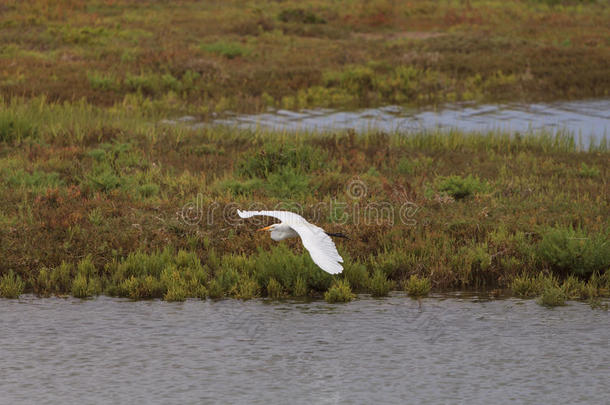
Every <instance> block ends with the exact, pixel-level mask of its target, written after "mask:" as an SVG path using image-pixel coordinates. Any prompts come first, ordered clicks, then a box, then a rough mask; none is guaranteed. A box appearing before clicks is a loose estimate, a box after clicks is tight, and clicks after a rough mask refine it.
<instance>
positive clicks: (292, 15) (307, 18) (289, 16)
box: [277, 8, 326, 24]
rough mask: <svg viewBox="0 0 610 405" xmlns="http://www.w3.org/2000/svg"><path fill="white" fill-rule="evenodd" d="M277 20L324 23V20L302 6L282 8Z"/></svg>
mask: <svg viewBox="0 0 610 405" xmlns="http://www.w3.org/2000/svg"><path fill="white" fill-rule="evenodd" d="M277 18H278V20H280V21H282V22H295V23H302V24H326V20H325V19H323V18H321V17H318V16H317V15H315V14H314V13H313V12H311V11H309V10H304V9H302V8H289V9H286V10H282V11H281V12H280V13H279V14H278V16H277Z"/></svg>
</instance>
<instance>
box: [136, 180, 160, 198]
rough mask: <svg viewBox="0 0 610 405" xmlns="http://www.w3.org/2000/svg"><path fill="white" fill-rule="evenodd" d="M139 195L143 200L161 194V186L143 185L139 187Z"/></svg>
mask: <svg viewBox="0 0 610 405" xmlns="http://www.w3.org/2000/svg"><path fill="white" fill-rule="evenodd" d="M138 193H139V194H140V196H141V197H142V198H149V197H152V196H155V195H157V194H159V186H158V185H157V184H154V183H146V184H142V185H141V186H140V187H138Z"/></svg>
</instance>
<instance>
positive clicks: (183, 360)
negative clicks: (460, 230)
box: [0, 294, 610, 404]
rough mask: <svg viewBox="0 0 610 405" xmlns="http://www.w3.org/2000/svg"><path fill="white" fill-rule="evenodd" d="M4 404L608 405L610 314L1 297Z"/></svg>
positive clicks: (527, 308) (518, 305)
mask: <svg viewBox="0 0 610 405" xmlns="http://www.w3.org/2000/svg"><path fill="white" fill-rule="evenodd" d="M0 320H1V321H2V332H1V334H0V354H1V358H2V367H0V393H1V394H0V403H2V404H12V403H20V404H35V403H61V404H72V403H73V404H81V403H87V404H108V403H164V404H215V403H221V404H226V403H232V404H286V403H291V404H371V403H383V404H404V403H412V404H417V403H427V404H439V403H442V404H446V403H447V404H448V403H451V404H459V403H464V404H489V403H494V404H508V403H515V402H517V403H556V404H607V403H608V398H610V388H609V386H608V373H609V372H610V351H609V350H608V339H609V333H610V322H609V321H610V315H609V313H608V312H607V311H602V310H592V309H591V308H590V307H589V306H588V305H586V304H583V303H570V305H569V306H566V307H559V308H555V309H546V308H543V307H541V306H539V305H537V304H536V303H535V302H534V301H531V300H530V301H522V300H518V299H505V300H491V301H489V300H486V299H484V298H478V297H476V296H470V295H459V294H454V295H451V296H437V297H435V298H427V299H424V300H422V302H421V307H420V306H419V305H418V303H417V301H413V300H411V299H409V298H407V297H405V296H403V295H395V296H392V297H391V298H386V299H372V298H367V297H360V299H358V300H357V301H354V302H352V303H349V304H345V305H329V304H326V303H325V302H323V301H310V302H305V301H288V302H269V301H263V300H253V301H247V302H241V301H238V300H224V301H217V302H213V301H198V300H192V301H187V302H184V303H167V302H162V301H140V302H130V301H127V300H122V299H114V298H108V297H100V298H97V299H95V300H88V301H81V300H78V299H60V298H49V299H37V298H34V297H31V296H24V297H22V298H21V299H20V300H0Z"/></svg>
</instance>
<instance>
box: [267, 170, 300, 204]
mask: <svg viewBox="0 0 610 405" xmlns="http://www.w3.org/2000/svg"><path fill="white" fill-rule="evenodd" d="M267 180H268V183H267V189H268V190H269V192H270V194H271V195H272V196H274V197H277V198H285V199H288V198H293V199H297V198H302V197H303V196H305V195H306V194H307V193H308V192H309V190H310V188H309V176H306V175H304V174H300V173H297V171H296V170H295V169H286V170H283V171H282V172H280V173H272V174H270V175H269V177H268V178H267Z"/></svg>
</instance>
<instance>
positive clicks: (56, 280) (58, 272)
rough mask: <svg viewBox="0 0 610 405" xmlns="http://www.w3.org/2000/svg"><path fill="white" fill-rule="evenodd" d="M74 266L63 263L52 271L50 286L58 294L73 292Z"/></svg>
mask: <svg viewBox="0 0 610 405" xmlns="http://www.w3.org/2000/svg"><path fill="white" fill-rule="evenodd" d="M72 271H73V266H72V265H71V264H69V263H66V262H62V263H61V264H60V265H59V266H58V267H55V268H53V270H51V275H50V285H51V286H52V289H53V291H54V292H55V293H56V294H66V293H68V292H70V291H71V290H72Z"/></svg>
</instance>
